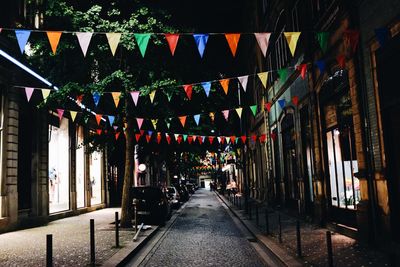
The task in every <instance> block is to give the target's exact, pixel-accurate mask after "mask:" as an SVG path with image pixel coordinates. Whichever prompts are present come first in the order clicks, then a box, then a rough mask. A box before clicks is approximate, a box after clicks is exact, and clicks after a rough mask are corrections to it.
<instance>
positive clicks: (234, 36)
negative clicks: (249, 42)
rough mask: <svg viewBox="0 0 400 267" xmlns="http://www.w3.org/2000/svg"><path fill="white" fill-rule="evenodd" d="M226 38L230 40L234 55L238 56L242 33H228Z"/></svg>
mask: <svg viewBox="0 0 400 267" xmlns="http://www.w3.org/2000/svg"><path fill="white" fill-rule="evenodd" d="M225 38H226V40H227V41H228V44H229V48H230V49H231V52H232V55H233V56H234V57H235V56H236V50H237V46H238V43H239V39H240V33H227V34H225Z"/></svg>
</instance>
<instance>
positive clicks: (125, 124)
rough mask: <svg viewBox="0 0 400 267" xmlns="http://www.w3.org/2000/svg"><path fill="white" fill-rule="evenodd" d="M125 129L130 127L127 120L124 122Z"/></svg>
mask: <svg viewBox="0 0 400 267" xmlns="http://www.w3.org/2000/svg"><path fill="white" fill-rule="evenodd" d="M123 128H124V131H125V129H128V123H127V122H124V127H123Z"/></svg>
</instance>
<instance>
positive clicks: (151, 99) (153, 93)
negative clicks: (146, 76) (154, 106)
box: [149, 90, 156, 103]
mask: <svg viewBox="0 0 400 267" xmlns="http://www.w3.org/2000/svg"><path fill="white" fill-rule="evenodd" d="M155 96H156V90H154V91H152V92H151V93H150V94H149V97H150V102H151V103H153V102H154V97H155Z"/></svg>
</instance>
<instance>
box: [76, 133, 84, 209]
mask: <svg viewBox="0 0 400 267" xmlns="http://www.w3.org/2000/svg"><path fill="white" fill-rule="evenodd" d="M83 141H84V130H83V127H82V126H78V127H77V128H76V146H77V147H76V206H77V208H83V207H84V206H85V149H84V146H83Z"/></svg>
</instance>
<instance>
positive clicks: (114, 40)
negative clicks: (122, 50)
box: [106, 32, 121, 56]
mask: <svg viewBox="0 0 400 267" xmlns="http://www.w3.org/2000/svg"><path fill="white" fill-rule="evenodd" d="M106 36H107V40H108V44H109V45H110V49H111V53H112V55H113V56H114V55H115V51H116V50H117V47H118V44H119V40H120V39H121V33H118V32H108V33H106Z"/></svg>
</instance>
